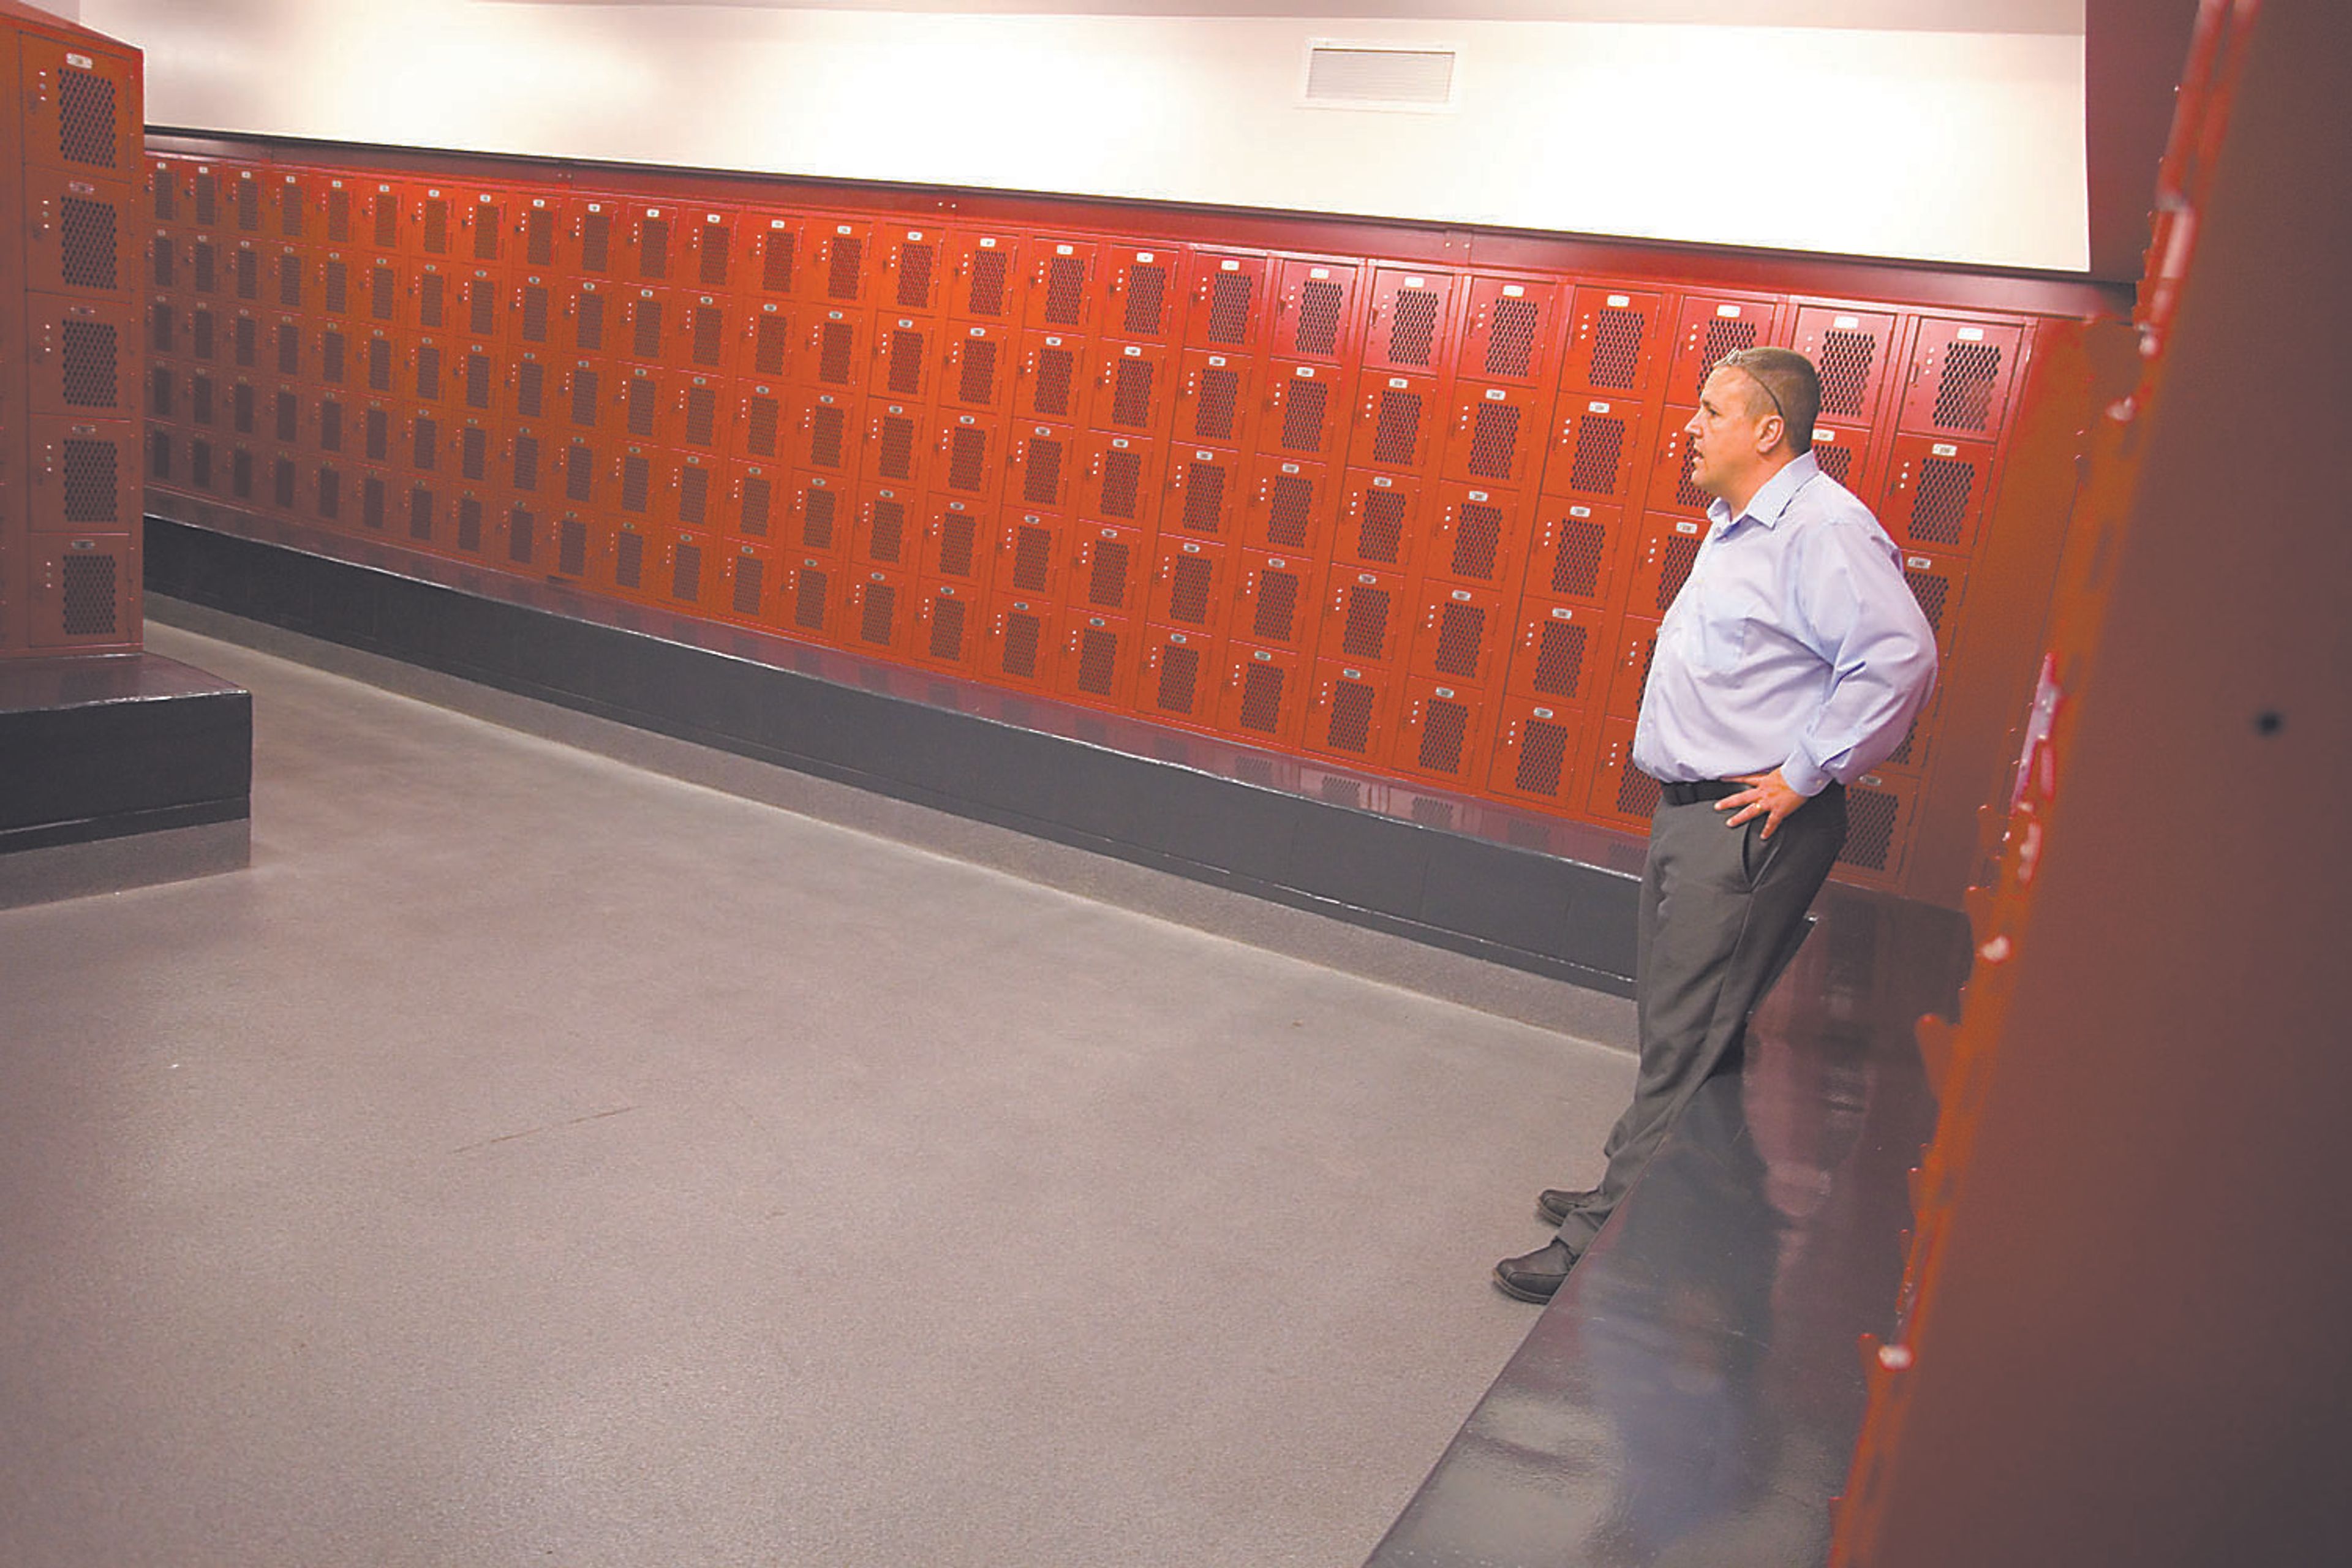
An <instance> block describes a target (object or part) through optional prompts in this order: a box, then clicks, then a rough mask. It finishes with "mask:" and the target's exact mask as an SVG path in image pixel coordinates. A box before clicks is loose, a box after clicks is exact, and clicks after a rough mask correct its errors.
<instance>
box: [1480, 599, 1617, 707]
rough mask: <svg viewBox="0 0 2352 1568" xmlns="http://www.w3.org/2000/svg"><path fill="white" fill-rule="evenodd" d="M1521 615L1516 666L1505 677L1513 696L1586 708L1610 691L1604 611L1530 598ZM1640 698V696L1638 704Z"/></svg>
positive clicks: (1514, 639)
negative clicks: (1603, 635) (1603, 636)
mask: <svg viewBox="0 0 2352 1568" xmlns="http://www.w3.org/2000/svg"><path fill="white" fill-rule="evenodd" d="M1515 616H1516V621H1517V624H1516V625H1515V626H1514V627H1513V629H1512V632H1511V655H1510V668H1508V669H1507V671H1506V672H1505V674H1504V678H1503V689H1504V690H1505V691H1506V692H1507V693H1508V694H1510V695H1511V696H1514V697H1520V698H1525V699H1528V700H1530V701H1536V702H1547V703H1555V704H1560V705H1582V704H1585V703H1588V702H1590V701H1591V700H1592V697H1593V694H1594V693H1595V692H1597V691H1600V690H1601V689H1603V687H1605V685H1606V684H1607V677H1608V673H1609V671H1608V668H1607V665H1606V662H1605V661H1606V660H1607V658H1608V654H1609V650H1608V648H1607V647H1605V646H1604V645H1603V643H1602V641H1601V632H1600V627H1601V612H1600V611H1599V610H1597V609H1595V608H1593V607H1592V606H1591V605H1563V604H1559V603H1558V602H1556V601H1553V600H1549V599H1539V598H1538V597H1536V596H1535V595H1532V594H1530V595H1528V596H1527V597H1525V598H1523V599H1521V600H1520V601H1519V604H1518V607H1517V611H1516V612H1515ZM1644 673H1645V674H1646V673H1647V671H1646V668H1645V669H1644ZM1639 697H1640V694H1639V693H1638V692H1636V693H1635V699H1636V702H1637V704H1638V701H1639Z"/></svg>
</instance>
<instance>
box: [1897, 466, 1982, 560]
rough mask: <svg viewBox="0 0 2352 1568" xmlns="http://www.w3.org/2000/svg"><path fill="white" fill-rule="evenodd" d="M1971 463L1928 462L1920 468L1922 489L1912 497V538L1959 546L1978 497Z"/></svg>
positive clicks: (1974, 471) (1920, 487)
mask: <svg viewBox="0 0 2352 1568" xmlns="http://www.w3.org/2000/svg"><path fill="white" fill-rule="evenodd" d="M1976 485H1977V470H1976V467H1975V465H1973V464H1970V463H1961V462H1955V461H1954V460H1952V459H1951V458H1928V459H1927V460H1926V461H1925V462H1923V463H1921V464H1920V465H1919V488H1918V489H1917V490H1916V491H1915V492H1914V493H1913V494H1912V497H1911V521H1910V534H1911V537H1912V538H1914V539H1916V540H1918V541H1919V542H1922V543H1926V544H1957V543H1958V542H1959V541H1960V528H1961V525H1962V523H1964V522H1965V521H1967V519H1968V514H1969V500H1970V499H1971V498H1972V497H1973V496H1974V494H1975V493H1976Z"/></svg>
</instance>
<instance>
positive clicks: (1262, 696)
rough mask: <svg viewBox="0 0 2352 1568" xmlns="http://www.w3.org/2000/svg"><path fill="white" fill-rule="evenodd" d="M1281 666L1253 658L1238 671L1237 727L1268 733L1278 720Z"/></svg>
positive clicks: (1281, 682)
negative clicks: (1240, 692)
mask: <svg viewBox="0 0 2352 1568" xmlns="http://www.w3.org/2000/svg"><path fill="white" fill-rule="evenodd" d="M1283 680H1284V676H1283V669H1282V667H1281V666H1280V665H1278V664H1259V663H1257V662H1255V660H1253V661H1252V662H1251V663H1250V665H1249V667H1248V668H1246V669H1244V671H1243V672H1242V707H1241V713H1240V714H1239V718H1240V721H1241V727H1242V728H1243V729H1244V730H1255V731H1257V732H1258V733H1259V734H1261V735H1271V734H1273V733H1274V732H1275V731H1276V729H1277V728H1278V727H1279V726H1280V725H1281V722H1282V687H1283Z"/></svg>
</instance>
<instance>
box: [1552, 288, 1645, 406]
mask: <svg viewBox="0 0 2352 1568" xmlns="http://www.w3.org/2000/svg"><path fill="white" fill-rule="evenodd" d="M1673 354H1674V339H1673V337H1672V335H1671V333H1670V331H1669V328H1668V321H1667V317H1666V314H1665V298H1664V296H1663V295H1660V294H1654V293H1646V292H1643V291H1642V290H1640V289H1612V288H1609V287H1607V286H1606V285H1592V286H1587V287H1583V288H1580V289H1577V290H1576V294H1575V297H1574V301H1573V303H1572V304H1571V305H1570V318H1569V331H1568V348H1567V353H1566V358H1565V360H1564V361H1563V363H1561V365H1560V373H1559V382H1560V385H1561V387H1562V388H1563V389H1573V390H1582V391H1591V392H1597V393H1600V394H1601V395H1603V396H1607V395H1612V394H1621V393H1622V394H1623V395H1625V396H1627V397H1629V398H1632V399H1633V400H1634V401H1636V402H1639V401H1640V400H1641V398H1642V396H1643V394H1645V393H1647V392H1649V391H1650V390H1651V389H1652V388H1653V387H1655V386H1657V385H1659V384H1662V379H1663V377H1664V366H1665V364H1666V363H1669V362H1670V361H1671V359H1672V357H1673Z"/></svg>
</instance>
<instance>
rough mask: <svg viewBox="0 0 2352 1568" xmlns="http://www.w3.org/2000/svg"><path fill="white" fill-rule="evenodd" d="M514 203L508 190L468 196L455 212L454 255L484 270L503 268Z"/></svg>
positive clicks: (508, 243)
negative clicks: (455, 236)
mask: <svg viewBox="0 0 2352 1568" xmlns="http://www.w3.org/2000/svg"><path fill="white" fill-rule="evenodd" d="M515 201H516V197H515V194H514V193H513V192H511V191H499V190H490V191H486V190H479V189H477V190H475V191H472V192H470V193H468V195H467V199H466V200H464V201H462V202H460V203H459V204H458V205H457V247H456V253H457V257H458V258H459V259H461V260H466V261H470V262H472V263H474V265H476V266H478V267H484V268H491V267H503V266H505V265H506V263H507V260H508V258H509V252H510V249H511V241H512V232H511V231H512V228H513V226H514V224H515V221H516V217H515Z"/></svg>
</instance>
